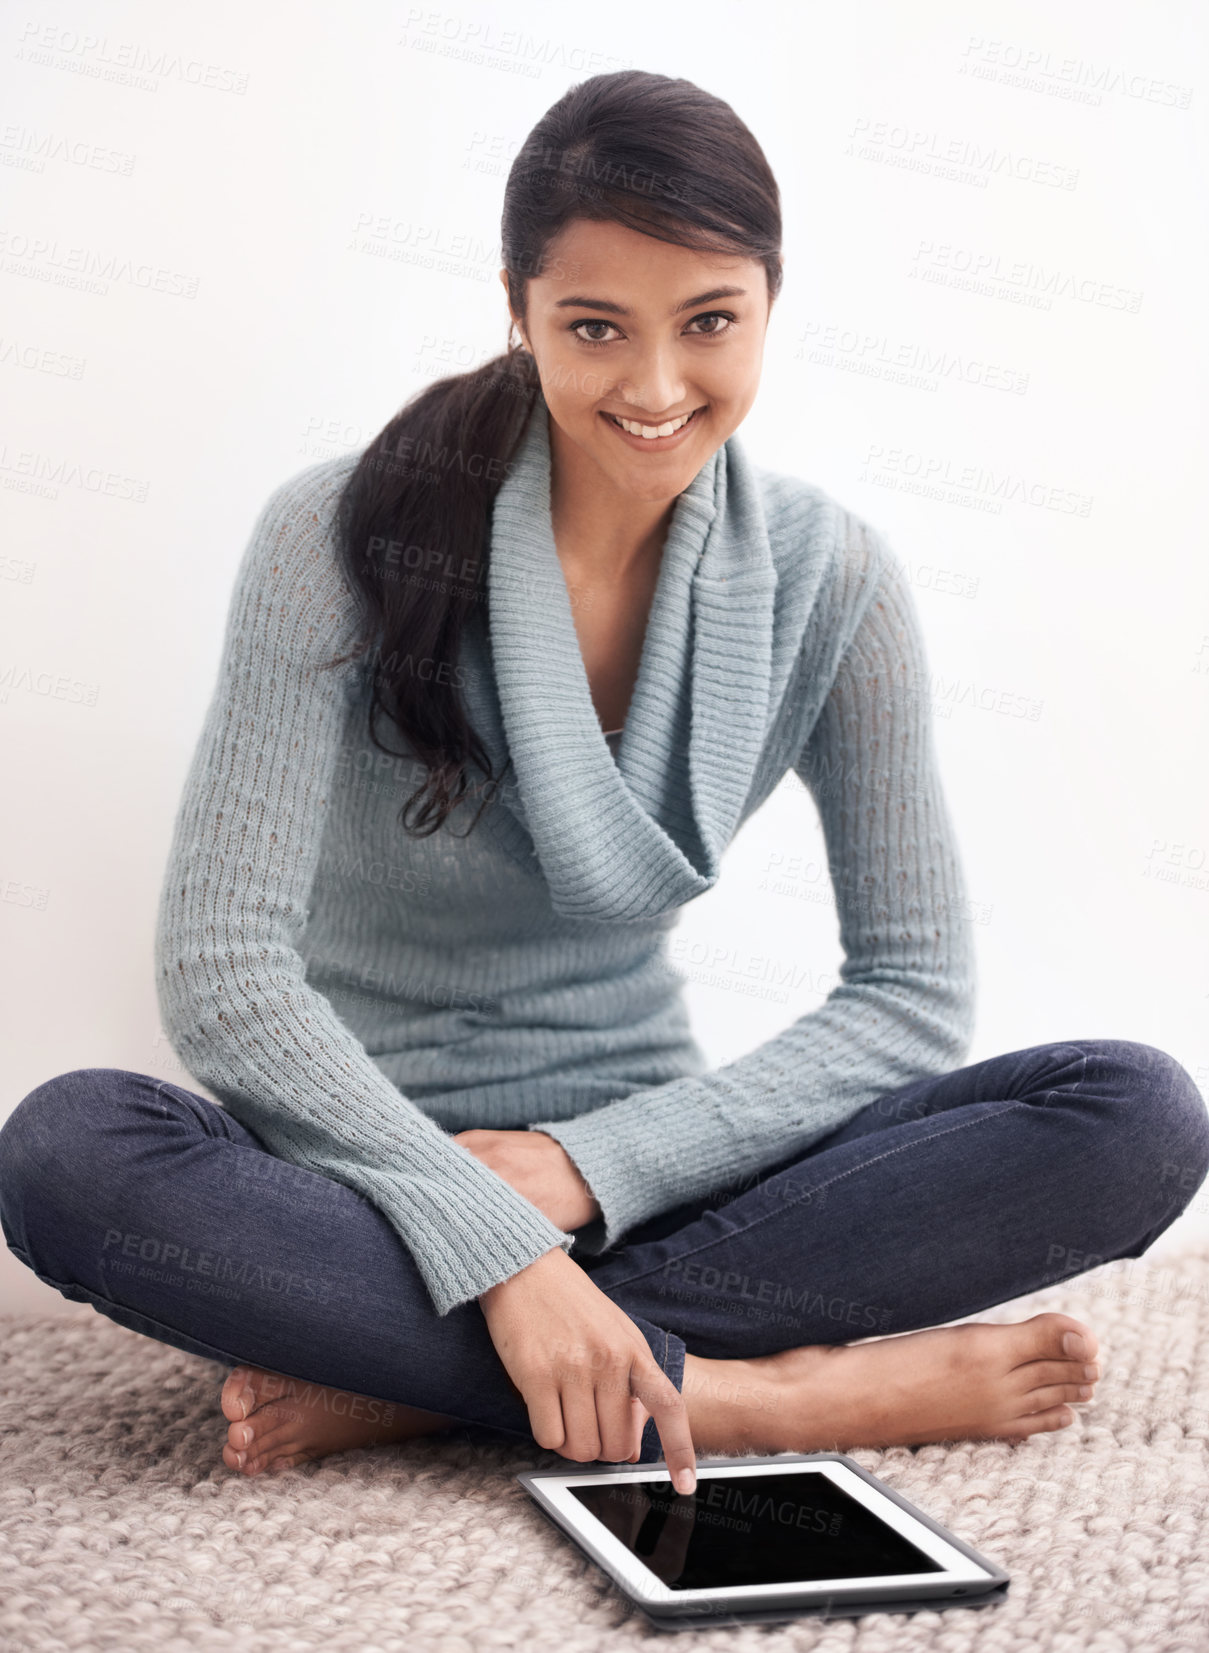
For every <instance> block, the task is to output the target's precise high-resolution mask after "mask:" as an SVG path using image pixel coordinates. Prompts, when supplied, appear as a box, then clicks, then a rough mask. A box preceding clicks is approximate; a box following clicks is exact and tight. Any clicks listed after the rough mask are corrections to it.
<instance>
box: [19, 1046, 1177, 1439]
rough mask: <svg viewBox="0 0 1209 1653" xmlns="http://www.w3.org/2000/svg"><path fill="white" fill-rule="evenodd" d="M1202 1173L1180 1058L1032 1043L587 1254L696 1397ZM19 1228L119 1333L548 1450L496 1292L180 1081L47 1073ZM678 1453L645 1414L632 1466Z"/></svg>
mask: <svg viewBox="0 0 1209 1653" xmlns="http://www.w3.org/2000/svg"><path fill="white" fill-rule="evenodd" d="M1207 1172H1209V1113H1207V1112H1206V1107H1205V1102H1204V1100H1203V1098H1202V1096H1201V1094H1200V1092H1199V1090H1198V1089H1197V1087H1196V1085H1195V1084H1194V1083H1193V1080H1192V1078H1191V1077H1190V1075H1189V1074H1188V1072H1187V1071H1186V1069H1184V1068H1183V1067H1182V1066H1181V1065H1180V1064H1179V1063H1178V1062H1177V1061H1175V1060H1174V1058H1172V1057H1170V1056H1168V1055H1166V1054H1165V1053H1164V1052H1163V1051H1161V1050H1158V1049H1156V1048H1155V1047H1154V1046H1151V1045H1145V1044H1139V1043H1135V1042H1131V1041H1126V1040H1120V1039H1079V1040H1072V1041H1071V1042H1069V1043H1063V1044H1046V1045H1033V1046H1031V1047H1029V1048H1027V1049H1024V1050H1015V1051H1011V1052H1009V1053H1007V1054H1006V1055H1002V1056H995V1057H991V1058H989V1059H988V1060H986V1061H982V1062H975V1063H972V1064H970V1065H969V1066H967V1067H962V1068H957V1069H955V1070H953V1071H952V1072H950V1073H946V1074H942V1075H941V1076H940V1077H939V1078H933V1079H920V1080H916V1081H915V1082H914V1083H912V1084H909V1085H905V1086H903V1087H902V1088H901V1089H898V1090H894V1091H891V1092H889V1093H887V1094H886V1095H884V1096H881V1097H879V1098H878V1099H877V1100H876V1101H874V1102H871V1103H870V1104H869V1105H868V1107H866V1108H864V1109H862V1110H861V1112H860V1113H858V1114H856V1115H855V1116H854V1117H853V1118H852V1119H851V1120H850V1121H849V1122H848V1123H847V1124H846V1125H844V1126H843V1127H841V1128H840V1129H839V1130H836V1131H832V1132H831V1133H830V1134H829V1135H827V1136H825V1137H823V1138H821V1139H820V1140H819V1141H818V1142H816V1143H815V1144H814V1145H813V1146H812V1147H811V1148H810V1149H809V1150H808V1151H807V1152H806V1153H804V1154H799V1155H798V1156H796V1157H795V1158H793V1159H791V1160H787V1161H786V1162H784V1163H783V1164H781V1165H777V1166H773V1167H770V1168H769V1169H767V1170H765V1171H763V1172H762V1173H761V1174H760V1175H759V1176H758V1177H754V1178H749V1179H748V1180H747V1182H746V1183H745V1184H741V1185H735V1186H731V1187H728V1188H724V1189H720V1190H716V1191H714V1192H713V1193H712V1194H710V1195H708V1196H706V1197H704V1198H701V1199H698V1200H695V1201H693V1202H692V1203H691V1204H688V1205H684V1206H680V1207H678V1208H676V1209H675V1210H672V1211H668V1212H665V1213H663V1214H661V1215H660V1216H658V1217H656V1218H652V1219H650V1220H649V1221H647V1222H644V1223H642V1224H641V1225H639V1226H638V1227H636V1228H633V1229H631V1230H630V1231H629V1233H628V1234H627V1235H626V1236H625V1239H624V1240H623V1241H622V1242H621V1243H619V1244H618V1245H616V1246H614V1247H613V1248H612V1249H611V1250H609V1251H607V1252H602V1253H600V1254H599V1255H596V1256H588V1255H577V1254H576V1253H573V1254H572V1255H573V1256H575V1260H576V1261H577V1262H579V1263H580V1264H581V1266H582V1267H583V1268H584V1269H585V1270H587V1271H588V1272H589V1274H590V1276H591V1278H592V1279H593V1280H594V1282H595V1283H596V1285H598V1286H599V1287H600V1289H601V1290H602V1291H603V1292H604V1293H605V1294H606V1295H607V1296H608V1297H609V1298H611V1299H612V1301H613V1302H615V1303H616V1304H617V1305H618V1306H619V1307H620V1308H622V1309H623V1310H624V1311H625V1312H626V1314H628V1315H629V1316H630V1318H631V1319H632V1320H633V1321H634V1322H635V1324H636V1325H637V1326H638V1327H639V1329H640V1330H641V1331H642V1333H643V1335H644V1337H645V1338H646V1340H647V1342H648V1343H649V1345H650V1347H651V1349H652V1351H653V1353H654V1355H655V1358H656V1359H657V1361H658V1362H659V1364H660V1366H661V1367H662V1368H663V1370H664V1371H665V1372H666V1373H667V1375H668V1376H669V1377H670V1378H671V1380H672V1381H673V1383H675V1385H676V1387H677V1388H680V1387H681V1386H682V1383H683V1376H684V1355H685V1350H686V1348H687V1349H688V1351H689V1352H691V1353H692V1354H694V1355H704V1356H712V1357H717V1358H723V1359H725V1358H736V1357H743V1356H753V1355H762V1354H768V1353H772V1352H773V1351H776V1350H779V1349H786V1348H791V1347H795V1346H797V1345H800V1344H811V1343H850V1342H853V1341H856V1340H859V1339H861V1338H866V1337H872V1336H879V1335H883V1334H886V1333H896V1332H906V1331H912V1330H915V1329H917V1328H919V1327H923V1326H933V1325H937V1324H941V1323H944V1322H946V1321H950V1320H957V1319H961V1318H964V1317H965V1316H967V1315H970V1314H974V1313H976V1312H977V1311H979V1310H980V1309H985V1308H988V1307H991V1306H993V1305H995V1304H998V1303H1002V1302H1005V1301H1007V1300H1009V1299H1011V1298H1014V1297H1018V1296H1021V1295H1023V1294H1024V1293H1026V1292H1031V1291H1034V1290H1036V1289H1037V1288H1039V1287H1042V1286H1046V1285H1052V1284H1053V1283H1055V1282H1057V1281H1060V1280H1065V1279H1069V1278H1070V1277H1071V1276H1072V1275H1077V1274H1080V1273H1082V1272H1083V1271H1084V1270H1086V1269H1089V1268H1093V1267H1095V1266H1097V1265H1098V1264H1100V1263H1104V1262H1107V1261H1108V1260H1109V1259H1111V1258H1116V1257H1138V1256H1140V1255H1141V1254H1142V1252H1143V1251H1145V1250H1146V1248H1147V1246H1149V1245H1150V1244H1151V1243H1152V1242H1153V1241H1154V1240H1155V1239H1156V1238H1157V1237H1158V1236H1159V1235H1160V1234H1161V1233H1162V1232H1163V1230H1164V1229H1165V1228H1167V1227H1168V1225H1169V1224H1170V1223H1172V1222H1173V1221H1174V1220H1175V1218H1176V1217H1177V1216H1178V1215H1179V1214H1180V1212H1181V1211H1183V1210H1184V1208H1185V1206H1186V1205H1187V1204H1188V1203H1189V1201H1190V1200H1191V1198H1192V1196H1193V1194H1194V1193H1195V1192H1196V1190H1197V1189H1198V1188H1199V1187H1200V1185H1201V1183H1202V1182H1203V1181H1204V1179H1205V1176H1206V1173H1207ZM0 1221H2V1223H3V1230H4V1237H5V1240H6V1241H7V1244H8V1247H9V1249H10V1250H11V1251H12V1252H13V1253H14V1254H15V1255H16V1256H17V1257H18V1258H20V1260H21V1261H22V1262H23V1263H25V1264H26V1265H27V1266H28V1267H29V1268H31V1269H32V1270H33V1271H34V1273H35V1274H36V1275H37V1276H38V1278H39V1279H40V1280H43V1281H45V1282H46V1283H47V1284H48V1285H51V1286H54V1287H55V1289H56V1290H57V1291H60V1292H61V1293H62V1294H63V1295H64V1296H65V1297H68V1298H71V1299H72V1300H74V1301H79V1302H86V1303H91V1304H92V1306H93V1307H94V1308H95V1309H97V1310H99V1311H100V1313H102V1314H106V1315H108V1316H109V1317H110V1319H112V1320H116V1321H117V1323H118V1324H119V1325H121V1326H127V1327H130V1328H132V1329H133V1330H135V1331H138V1332H143V1333H145V1334H146V1335H147V1336H149V1337H153V1338H156V1339H158V1340H159V1341H161V1342H164V1343H169V1344H171V1345H172V1346H173V1347H175V1348H178V1349H183V1350H186V1351H188V1352H189V1353H191V1354H198V1355H202V1356H204V1357H205V1358H207V1359H210V1360H215V1361H220V1362H222V1363H223V1364H225V1365H228V1366H235V1365H238V1364H241V1363H247V1364H250V1365H254V1366H261V1367H265V1368H267V1369H268V1370H271V1371H274V1372H280V1373H283V1374H285V1375H286V1376H289V1377H294V1378H298V1379H300V1380H302V1381H306V1382H312V1383H316V1384H325V1385H329V1386H331V1387H334V1388H339V1389H343V1390H351V1391H353V1392H354V1393H356V1394H360V1395H365V1396H370V1397H376V1398H378V1399H380V1400H384V1401H394V1402H398V1403H402V1404H405V1405H411V1406H418V1407H422V1408H424V1409H425V1410H427V1411H432V1412H441V1413H445V1414H447V1415H451V1416H454V1417H457V1418H458V1419H460V1420H462V1421H463V1422H464V1423H465V1424H467V1425H469V1426H471V1427H472V1428H474V1427H478V1426H483V1427H486V1428H487V1429H488V1430H496V1431H503V1432H505V1433H507V1434H510V1435H516V1436H522V1437H524V1438H526V1439H529V1440H531V1439H532V1436H531V1433H530V1430H529V1416H528V1411H527V1408H526V1406H525V1404H524V1401H523V1399H522V1397H521V1395H520V1393H519V1391H518V1390H517V1389H516V1388H515V1387H514V1385H513V1384H512V1381H511V1379H510V1378H509V1376H508V1374H507V1371H506V1369H505V1368H504V1366H503V1363H502V1362H501V1361H500V1359H499V1357H498V1355H497V1354H496V1352H495V1347H494V1345H493V1343H492V1341H491V1338H490V1335H489V1333H488V1331H487V1326H486V1322H485V1320H484V1318H483V1315H482V1312H481V1310H480V1309H479V1306H478V1304H477V1303H476V1302H474V1301H471V1302H469V1303H464V1304H462V1305H460V1306H459V1307H458V1308H456V1309H453V1310H451V1311H450V1312H449V1313H448V1314H447V1315H444V1316H438V1315H437V1314H436V1312H435V1311H434V1309H433V1307H432V1305H431V1301H430V1299H429V1297H428V1294H427V1291H426V1289H425V1287H424V1284H423V1281H422V1279H421V1276H420V1274H419V1272H418V1271H417V1269H416V1266H415V1264H414V1262H413V1260H412V1258H411V1254H410V1253H409V1252H408V1250H407V1248H406V1247H405V1245H404V1244H403V1242H402V1240H401V1239H400V1238H399V1236H398V1235H397V1234H396V1232H395V1231H394V1229H393V1228H391V1226H390V1224H389V1223H388V1222H387V1220H386V1219H385V1217H384V1216H383V1215H382V1214H381V1212H379V1211H378V1209H377V1208H376V1207H375V1206H374V1205H372V1204H371V1203H370V1202H369V1201H368V1200H367V1199H365V1198H364V1197H363V1196H362V1195H361V1194H359V1193H357V1192H355V1191H354V1190H353V1189H350V1188H348V1187H346V1186H345V1185H344V1184H343V1183H339V1182H336V1181H333V1180H332V1179H330V1178H327V1177H323V1176H319V1175H317V1174H315V1173H314V1172H311V1171H306V1170H303V1169H301V1168H300V1167H298V1166H294V1165H290V1164H288V1163H287V1162H285V1161H283V1160H280V1159H277V1158H275V1157H274V1156H273V1155H271V1154H269V1153H268V1152H267V1150H266V1149H265V1148H264V1146H263V1144H262V1143H261V1142H260V1141H259V1140H258V1139H257V1138H256V1137H255V1136H253V1135H252V1133H251V1132H250V1131H248V1130H246V1129H245V1128H244V1127H243V1126H242V1125H241V1124H239V1122H238V1121H237V1120H236V1119H235V1118H234V1117H233V1116H232V1115H231V1114H230V1113H228V1112H226V1111H225V1110H224V1109H222V1108H219V1107H217V1106H216V1105H215V1104H214V1103H212V1102H209V1101H207V1100H206V1099H205V1098H204V1097H201V1096H197V1095H195V1094H194V1093H193V1092H191V1091H188V1090H185V1089H183V1088H182V1087H181V1086H179V1085H173V1084H170V1083H168V1082H167V1081H166V1080H162V1079H156V1078H153V1077H151V1076H150V1075H148V1074H143V1073H132V1072H127V1071H125V1070H123V1069H120V1068H77V1069H75V1070H73V1071H71V1072H69V1073H64V1074H60V1075H59V1076H58V1077H57V1078H54V1079H50V1080H47V1082H46V1083H45V1084H42V1085H39V1086H37V1088H36V1089H34V1090H33V1091H31V1092H30V1093H29V1095H28V1096H26V1097H25V1098H24V1099H23V1100H22V1101H21V1102H20V1103H18V1105H17V1107H16V1108H15V1110H14V1111H13V1113H12V1115H11V1116H10V1117H9V1119H8V1120H7V1122H6V1123H5V1125H4V1127H3V1129H2V1130H0ZM577 1250H578V1248H577ZM661 1455H662V1453H661V1447H660V1443H659V1437H658V1434H657V1432H656V1429H655V1425H654V1422H653V1420H652V1421H649V1422H648V1424H647V1426H646V1430H645V1431H644V1434H643V1439H642V1454H641V1459H640V1461H641V1462H643V1463H651V1462H654V1461H655V1460H657V1459H659V1458H660V1457H661Z"/></svg>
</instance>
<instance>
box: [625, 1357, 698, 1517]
mask: <svg viewBox="0 0 1209 1653" xmlns="http://www.w3.org/2000/svg"><path fill="white" fill-rule="evenodd" d="M630 1388H631V1390H632V1391H633V1393H634V1394H636V1395H637V1396H638V1398H639V1400H640V1401H641V1402H642V1404H643V1405H644V1406H645V1407H646V1409H647V1411H648V1412H649V1413H650V1414H651V1416H652V1417H653V1418H654V1420H655V1427H656V1429H658V1431H659V1439H660V1441H661V1443H662V1445H663V1461H664V1463H666V1464H667V1467H668V1470H669V1472H670V1474H671V1477H672V1485H673V1486H674V1487H675V1488H676V1491H677V1492H682V1493H684V1494H685V1495H688V1494H689V1493H691V1492H693V1491H694V1489H695V1488H696V1485H697V1454H696V1451H695V1450H694V1447H693V1434H692V1430H691V1429H690V1428H689V1421H688V1405H687V1403H686V1401H685V1399H684V1396H683V1395H682V1394H681V1393H680V1391H679V1390H678V1389H677V1388H676V1385H675V1384H674V1383H673V1382H672V1380H671V1378H669V1377H668V1376H667V1374H666V1373H665V1372H663V1371H661V1370H660V1369H659V1367H657V1366H653V1367H650V1368H647V1367H642V1368H640V1369H633V1368H631V1371H630Z"/></svg>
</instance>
